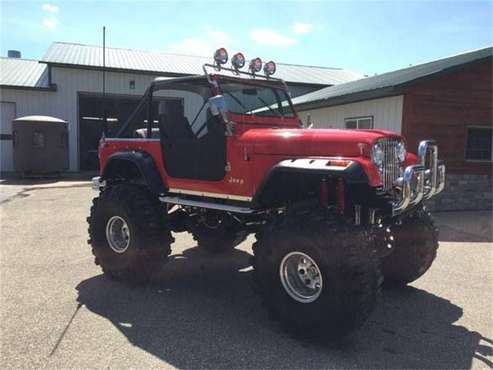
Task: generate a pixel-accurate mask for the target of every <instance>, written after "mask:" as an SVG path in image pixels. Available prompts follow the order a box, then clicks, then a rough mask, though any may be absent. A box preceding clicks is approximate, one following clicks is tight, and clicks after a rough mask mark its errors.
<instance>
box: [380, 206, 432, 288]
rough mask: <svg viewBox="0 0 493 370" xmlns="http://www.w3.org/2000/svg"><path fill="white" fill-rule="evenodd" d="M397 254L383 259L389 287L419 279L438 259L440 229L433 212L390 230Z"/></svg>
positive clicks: (384, 272)
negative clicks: (432, 215)
mask: <svg viewBox="0 0 493 370" xmlns="http://www.w3.org/2000/svg"><path fill="white" fill-rule="evenodd" d="M391 230H392V234H393V236H394V251H393V252H392V253H391V254H389V255H388V256H387V257H385V258H383V259H382V272H383V275H384V278H385V285H386V286H404V285H406V284H408V283H411V282H413V281H415V280H416V279H418V278H420V277H421V276H422V275H423V274H424V273H425V272H426V271H428V269H429V268H430V266H431V264H432V263H433V261H434V260H435V257H436V255H437V249H438V228H437V227H436V226H435V223H434V222H433V218H432V217H431V215H430V213H428V212H425V211H423V210H421V211H418V212H416V213H414V214H413V215H411V216H409V217H407V218H405V219H403V220H402V223H401V224H400V225H396V226H394V227H392V228H391Z"/></svg>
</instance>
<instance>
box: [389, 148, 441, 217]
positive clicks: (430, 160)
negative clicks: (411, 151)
mask: <svg viewBox="0 0 493 370" xmlns="http://www.w3.org/2000/svg"><path fill="white" fill-rule="evenodd" d="M418 160H419V164H416V165H413V166H407V167H406V169H405V170H404V174H403V176H402V177H399V178H398V179H397V180H396V181H395V186H396V187H397V188H399V189H400V194H399V197H398V199H396V200H394V201H393V202H392V215H393V216H397V215H399V214H401V213H403V212H404V211H405V210H406V209H408V208H409V207H412V206H415V205H416V204H418V203H420V202H421V201H423V200H426V199H430V198H431V197H433V196H435V195H437V194H438V193H440V192H441V191H442V190H443V189H444V188H445V165H444V164H443V163H440V162H439V161H438V148H437V145H436V143H435V142H434V141H433V140H424V141H421V142H420V143H419V146H418Z"/></svg>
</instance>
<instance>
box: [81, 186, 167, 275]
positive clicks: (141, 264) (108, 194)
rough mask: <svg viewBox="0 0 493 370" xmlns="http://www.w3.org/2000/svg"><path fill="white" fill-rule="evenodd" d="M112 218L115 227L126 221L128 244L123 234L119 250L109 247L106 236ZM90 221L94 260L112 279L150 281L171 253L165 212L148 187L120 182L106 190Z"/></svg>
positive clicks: (93, 208) (95, 202) (94, 201)
mask: <svg viewBox="0 0 493 370" xmlns="http://www.w3.org/2000/svg"><path fill="white" fill-rule="evenodd" d="M112 219H113V220H115V221H113V224H114V225H116V226H115V227H117V226H119V225H120V226H121V225H122V224H124V225H125V224H126V225H125V226H124V227H125V230H127V231H126V233H127V234H126V239H128V244H125V243H126V242H125V241H124V239H125V237H121V238H120V240H119V241H120V242H121V243H122V244H123V245H125V247H122V248H121V249H119V250H118V251H119V252H118V253H117V252H116V251H115V247H113V248H112V247H110V243H109V241H108V240H109V239H108V237H107V234H108V230H111V228H109V225H111V224H112V221H111V220H112ZM87 222H88V223H89V237H90V239H89V240H88V242H89V244H90V245H91V246H92V252H93V254H94V256H95V263H96V264H97V265H101V268H102V269H103V272H104V273H105V274H106V275H107V276H109V277H111V278H115V279H118V280H126V281H134V282H143V281H148V280H150V279H152V278H153V277H154V276H155V274H156V273H157V272H159V270H160V268H161V267H162V265H163V263H164V262H165V261H166V259H167V257H168V255H169V254H170V253H171V248H170V245H171V243H172V242H173V237H172V236H171V232H170V231H169V230H168V228H167V227H166V212H165V210H164V207H163V206H162V205H161V203H160V202H159V200H158V199H157V198H156V197H155V196H154V195H152V194H151V193H150V192H149V191H147V190H146V188H145V187H142V186H139V185H132V184H121V185H115V186H112V187H110V188H108V189H106V190H104V191H103V192H102V193H101V194H100V196H99V197H96V198H94V199H93V205H92V207H91V213H90V216H89V217H88V218H87ZM120 229H121V228H120ZM116 230H118V229H116ZM110 234H111V233H110ZM120 234H121V233H120ZM122 240H123V241H122ZM113 244H115V242H113Z"/></svg>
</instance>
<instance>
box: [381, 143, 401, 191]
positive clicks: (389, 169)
mask: <svg viewBox="0 0 493 370" xmlns="http://www.w3.org/2000/svg"><path fill="white" fill-rule="evenodd" d="M380 143H381V145H382V148H383V152H384V157H383V158H384V165H383V171H382V174H381V175H382V182H383V187H384V189H385V190H391V189H392V185H393V183H394V181H395V180H396V179H397V178H399V176H400V166H399V159H398V158H397V144H398V143H399V139H395V138H386V139H381V140H380Z"/></svg>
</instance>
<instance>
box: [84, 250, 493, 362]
mask: <svg viewBox="0 0 493 370" xmlns="http://www.w3.org/2000/svg"><path fill="white" fill-rule="evenodd" d="M249 257H250V255H249V254H248V253H246V252H243V251H240V250H235V251H232V252H231V253H229V254H225V255H219V256H215V257H212V256H211V255H208V254H207V253H205V252H202V251H201V250H199V249H198V248H190V249H187V250H186V251H184V253H183V254H182V255H178V256H174V257H173V258H172V260H171V261H170V262H169V263H168V264H167V265H166V266H165V268H164V269H163V272H162V275H161V276H160V278H159V280H158V281H157V282H156V283H155V284H152V285H148V286H129V285H125V284H122V283H117V282H114V281H111V280H109V279H107V278H105V277H104V276H103V275H99V276H95V277H92V278H90V279H87V280H85V281H82V282H81V283H80V284H79V285H78V286H77V290H78V301H79V303H80V304H82V305H84V306H85V307H87V309H89V310H90V311H91V312H93V313H95V314H97V315H100V316H101V317H104V318H106V319H108V320H109V321H110V322H111V323H112V324H113V325H114V326H115V327H116V328H118V330H120V331H121V332H122V333H123V334H124V335H125V336H126V338H127V339H128V340H129V341H130V343H131V344H133V345H134V346H137V347H139V348H141V349H142V350H144V351H147V352H149V353H151V354H152V355H154V356H156V357H158V358H160V359H162V360H163V361H166V362H167V363H169V364H171V365H172V366H175V367H178V368H205V367H207V368H222V369H226V368H228V369H229V368H250V369H254V368H270V369H273V368H462V369H463V368H469V367H470V366H471V362H472V359H473V358H477V359H479V360H480V361H482V364H483V365H486V366H491V365H492V364H491V362H490V361H489V360H488V359H487V358H486V356H491V355H492V352H493V351H492V342H491V340H490V339H487V338H484V337H482V336H481V334H479V333H477V332H471V331H468V330H467V329H466V328H464V327H462V326H459V325H454V322H456V321H457V320H458V319H459V318H460V317H461V316H462V309H461V308H460V307H458V306H457V305H455V304H453V303H451V302H450V301H448V300H446V299H443V298H440V297H438V296H436V295H433V294H431V293H428V292H426V291H424V290H421V289H416V288H412V287H409V288H406V289H403V290H397V291H392V290H391V291H385V292H384V294H383V296H382V297H381V300H380V302H379V305H378V308H377V310H376V312H375V313H374V314H373V315H372V317H371V319H370V320H369V322H368V323H367V324H366V325H365V326H364V327H363V328H362V329H361V330H360V331H359V332H357V333H356V334H354V335H352V336H351V337H350V338H347V339H345V340H343V341H341V342H339V343H307V342H303V341H300V340H298V339H296V338H293V337H291V336H290V335H289V334H287V333H286V332H285V331H284V330H282V329H281V328H280V327H279V326H278V324H277V323H275V322H273V321H271V320H270V319H269V318H268V315H267V313H266V311H265V310H264V309H263V307H262V305H261V302H260V299H259V298H258V297H257V295H256V294H255V293H254V291H253V289H252V280H253V279H252V276H251V275H252V270H251V268H250V269H249V268H248V266H249ZM108 297H111V298H110V299H108ZM94 335H98V334H97V333H95V334H94Z"/></svg>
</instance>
